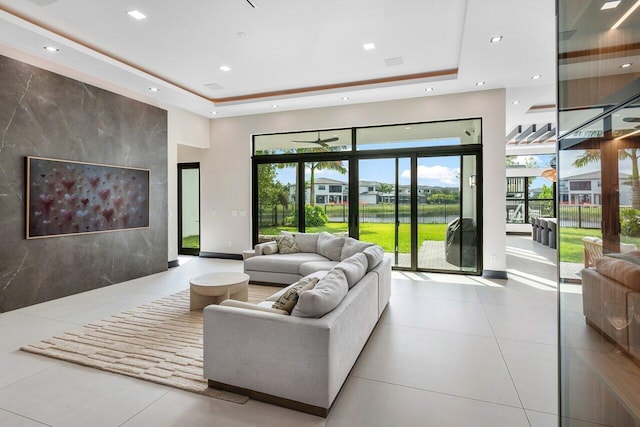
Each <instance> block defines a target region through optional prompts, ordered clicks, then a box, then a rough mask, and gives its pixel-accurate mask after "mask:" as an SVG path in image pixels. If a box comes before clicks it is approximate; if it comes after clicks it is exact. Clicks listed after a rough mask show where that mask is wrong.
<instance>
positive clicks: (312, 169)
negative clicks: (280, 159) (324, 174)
mask: <svg viewBox="0 0 640 427" xmlns="http://www.w3.org/2000/svg"><path fill="white" fill-rule="evenodd" d="M344 148H345V147H340V146H338V147H314V148H296V149H295V150H291V151H288V152H289V153H297V154H300V153H328V152H330V151H342V150H344ZM296 166H297V163H280V164H278V168H280V169H284V168H291V167H296ZM304 166H305V168H307V169H309V187H310V188H309V199H310V200H309V204H310V205H311V206H315V204H316V186H315V173H316V169H317V170H333V171H337V172H340V173H341V174H345V173H347V168H345V167H344V166H343V165H342V161H341V160H329V161H318V162H305V164H304Z"/></svg>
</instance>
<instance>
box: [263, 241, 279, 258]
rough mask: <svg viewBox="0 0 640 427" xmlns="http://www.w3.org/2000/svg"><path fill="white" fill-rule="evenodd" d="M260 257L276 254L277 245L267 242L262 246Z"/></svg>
mask: <svg viewBox="0 0 640 427" xmlns="http://www.w3.org/2000/svg"><path fill="white" fill-rule="evenodd" d="M261 247H262V255H273V254H277V253H278V243H277V242H268V243H263V244H262V246H261Z"/></svg>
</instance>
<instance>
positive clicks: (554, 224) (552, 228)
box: [547, 218, 558, 249]
mask: <svg viewBox="0 0 640 427" xmlns="http://www.w3.org/2000/svg"><path fill="white" fill-rule="evenodd" d="M547 227H548V229H549V247H550V248H551V249H556V247H557V243H556V240H557V238H558V230H557V229H558V220H557V219H556V218H549V219H547Z"/></svg>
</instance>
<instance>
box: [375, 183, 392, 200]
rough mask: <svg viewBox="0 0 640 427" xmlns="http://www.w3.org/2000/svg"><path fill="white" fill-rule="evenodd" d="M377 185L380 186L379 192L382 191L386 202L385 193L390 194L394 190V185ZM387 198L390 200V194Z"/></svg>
mask: <svg viewBox="0 0 640 427" xmlns="http://www.w3.org/2000/svg"><path fill="white" fill-rule="evenodd" d="M377 187H378V192H379V193H382V202H383V203H384V195H385V194H387V195H388V194H389V193H391V192H392V191H393V185H391V184H385V183H381V184H378V185H377ZM387 200H389V196H387Z"/></svg>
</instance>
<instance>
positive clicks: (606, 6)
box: [600, 0, 622, 10]
mask: <svg viewBox="0 0 640 427" xmlns="http://www.w3.org/2000/svg"><path fill="white" fill-rule="evenodd" d="M621 1H622V0H615V1H608V2H606V3H605V4H603V5H602V7H601V8H600V10H607V9H614V8H616V7H618V5H619V4H620V2H621Z"/></svg>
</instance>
